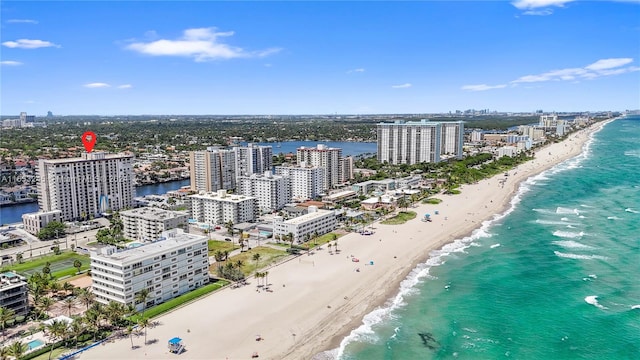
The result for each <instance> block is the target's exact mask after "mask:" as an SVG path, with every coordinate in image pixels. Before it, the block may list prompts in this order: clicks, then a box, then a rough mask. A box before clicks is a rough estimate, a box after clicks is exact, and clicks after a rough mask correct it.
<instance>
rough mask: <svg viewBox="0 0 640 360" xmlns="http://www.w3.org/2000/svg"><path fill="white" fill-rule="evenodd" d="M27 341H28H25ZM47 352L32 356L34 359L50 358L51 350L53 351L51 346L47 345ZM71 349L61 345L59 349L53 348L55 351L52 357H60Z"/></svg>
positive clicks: (44, 359) (46, 359)
mask: <svg viewBox="0 0 640 360" xmlns="http://www.w3.org/2000/svg"><path fill="white" fill-rule="evenodd" d="M25 343H26V341H25ZM46 349H47V352H45V353H44V354H40V355H38V356H36V357H34V358H32V359H33V360H49V352H50V351H51V346H50V345H47V346H46ZM69 351H70V350H69V349H67V348H64V347H59V348H57V349H53V353H52V354H51V359H57V358H59V357H60V356H61V355H62V354H64V353H66V352H69ZM21 359H22V358H21Z"/></svg>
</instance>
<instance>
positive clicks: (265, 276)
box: [262, 271, 269, 286]
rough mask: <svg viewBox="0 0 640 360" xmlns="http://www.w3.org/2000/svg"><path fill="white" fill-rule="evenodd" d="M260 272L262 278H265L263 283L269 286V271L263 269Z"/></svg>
mask: <svg viewBox="0 0 640 360" xmlns="http://www.w3.org/2000/svg"><path fill="white" fill-rule="evenodd" d="M262 274H264V278H265V281H264V284H265V285H267V286H269V272H268V271H265V272H263V273H262Z"/></svg>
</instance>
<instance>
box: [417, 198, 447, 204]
mask: <svg viewBox="0 0 640 360" xmlns="http://www.w3.org/2000/svg"><path fill="white" fill-rule="evenodd" d="M441 202H442V200H441V199H438V198H429V199H424V200H422V203H423V204H433V205H437V204H440V203H441Z"/></svg>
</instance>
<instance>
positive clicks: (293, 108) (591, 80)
mask: <svg viewBox="0 0 640 360" xmlns="http://www.w3.org/2000/svg"><path fill="white" fill-rule="evenodd" d="M0 34H1V35H0V51H1V52H0V65H1V66H0V90H1V93H0V114H1V115H16V116H17V115H18V114H19V113H20V112H22V111H26V112H27V113H28V114H33V115H36V116H44V115H46V113H47V111H51V112H53V114H54V115H241V114H249V115H296V114H407V113H441V112H449V111H456V110H466V109H490V110H492V111H494V110H495V111H501V112H502V111H506V112H529V111H535V110H543V111H546V112H551V111H559V112H561V111H603V110H614V111H622V110H626V109H640V0H626V1H625V0H618V1H572V0H514V1H508V0H504V1H446V2H445V1H406V2H397V1H393V2H392V1H351V2H332V1H317V2H312V1H280V2H269V1H251V2H249V1H247V2H245V1H233V2H231V1H194V2H187V1H181V2H171V1H138V2H134V1H112V2H100V1H67V2H63V1H5V0H3V1H2V2H0Z"/></svg>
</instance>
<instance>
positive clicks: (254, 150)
mask: <svg viewBox="0 0 640 360" xmlns="http://www.w3.org/2000/svg"><path fill="white" fill-rule="evenodd" d="M233 151H234V152H235V161H236V177H237V178H240V177H241V176H251V175H253V174H264V172H265V171H271V168H272V167H273V148H272V147H271V146H259V145H255V144H247V146H237V147H234V148H233Z"/></svg>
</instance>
